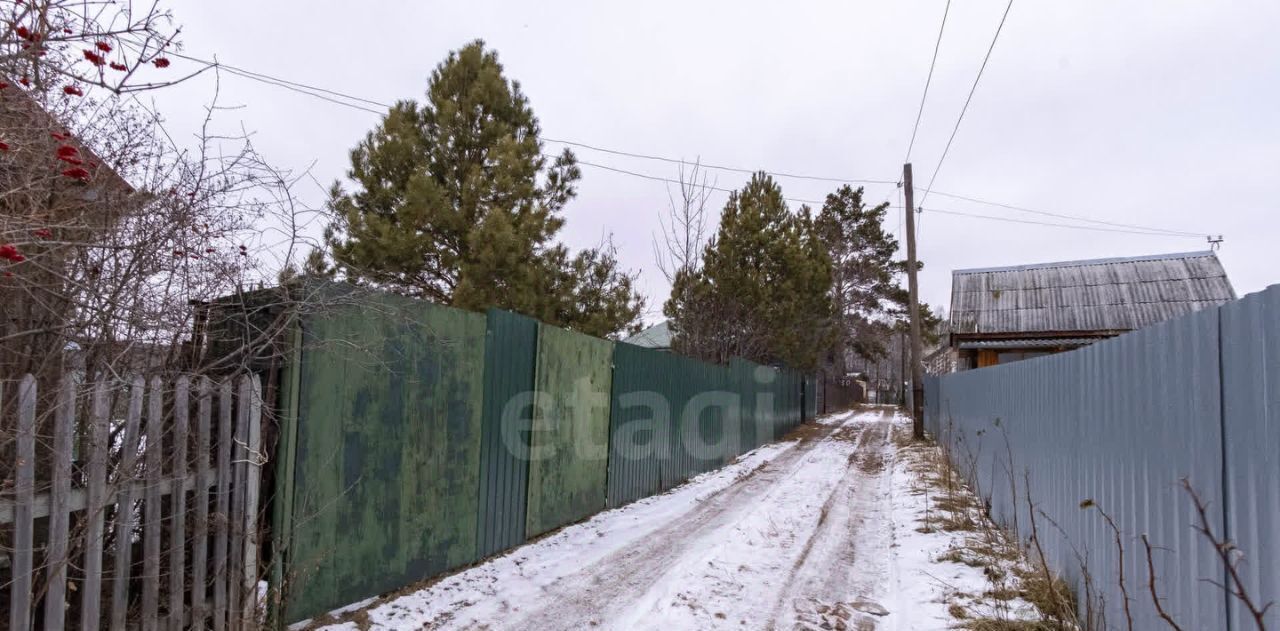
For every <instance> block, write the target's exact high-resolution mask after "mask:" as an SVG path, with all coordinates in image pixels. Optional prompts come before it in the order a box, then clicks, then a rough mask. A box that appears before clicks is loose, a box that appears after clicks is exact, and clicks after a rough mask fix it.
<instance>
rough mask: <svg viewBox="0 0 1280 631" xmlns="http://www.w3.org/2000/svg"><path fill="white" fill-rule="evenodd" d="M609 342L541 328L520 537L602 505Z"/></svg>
mask: <svg viewBox="0 0 1280 631" xmlns="http://www.w3.org/2000/svg"><path fill="white" fill-rule="evenodd" d="M612 360H613V342H609V341H607V340H601V339H597V338H594V337H590V336H588V335H582V334H580V333H575V332H573V331H568V330H565V329H561V328H558V327H554V326H549V325H546V324H541V325H539V326H538V357H537V369H536V377H535V380H534V390H535V396H534V399H535V400H534V411H533V425H532V432H531V438H530V447H531V450H530V454H529V499H528V508H527V515H526V521H525V533H526V535H527V536H529V537H534V536H537V535H540V534H542V533H545V532H548V531H550V530H554V529H556V528H559V527H560V526H564V525H566V524H571V523H573V522H576V521H578V520H581V519H583V518H585V517H588V516H590V515H591V514H593V513H596V512H598V511H600V510H602V509H604V507H605V494H606V491H607V472H608V454H609V395H610V390H611V388H610V384H611V378H612Z"/></svg>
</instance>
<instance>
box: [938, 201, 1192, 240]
mask: <svg viewBox="0 0 1280 631" xmlns="http://www.w3.org/2000/svg"><path fill="white" fill-rule="evenodd" d="M921 213H922V214H923V213H938V214H940V215H952V216H957V217H969V218H973V219H988V220H991V221H1004V222H1008V223H1019V224H1030V225H1036V226H1049V227H1053V228H1066V229H1070V230H1090V231H1093V232H1116V233H1122V234H1137V235H1145V236H1149V237H1171V238H1179V239H1186V238H1192V237H1194V238H1196V239H1202V238H1204V235H1198V234H1197V235H1192V234H1170V233H1167V232H1148V231H1143V230H1125V229H1122V228H1106V227H1101V226H1077V225H1074V224H1065V223H1052V222H1047V221H1035V220H1033V219H1016V218H1013V217H998V216H995V215H982V214H978V213H967V212H961V211H957V210H942V209H940V208H925V209H922V210H921Z"/></svg>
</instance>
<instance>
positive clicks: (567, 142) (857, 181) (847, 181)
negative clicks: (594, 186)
mask: <svg viewBox="0 0 1280 631" xmlns="http://www.w3.org/2000/svg"><path fill="white" fill-rule="evenodd" d="M541 138H542V140H545V141H547V142H554V143H558V144H562V145H570V146H573V147H580V148H582V149H587V150H590V151H599V152H601V153H610V154H613V155H616V156H626V157H628V158H639V159H641V160H656V161H659V162H668V163H671V164H696V165H697V166H699V167H702V168H705V169H714V170H718V171H730V172H733V173H746V174H752V173H759V172H761V171H764V173H766V174H768V175H772V176H774V177H783V178H793V179H797V180H815V181H819V182H837V183H840V184H897V182H896V181H893V180H867V179H858V178H839V177H825V176H820V175H802V174H797V173H782V172H780V171H765V170H763V169H743V168H739V167H727V166H717V165H714V164H706V163H703V162H690V161H688V160H680V159H678V158H667V157H664V156H655V155H648V154H643V153H633V152H630V151H622V150H619V149H606V148H604V147H597V146H594V145H588V144H586V143H582V142H576V141H573V140H561V139H558V138H551V137H549V136H545V135H544V136H542V137H541Z"/></svg>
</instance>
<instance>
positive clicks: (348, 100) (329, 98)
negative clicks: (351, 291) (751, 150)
mask: <svg viewBox="0 0 1280 631" xmlns="http://www.w3.org/2000/svg"><path fill="white" fill-rule="evenodd" d="M1012 6H1013V0H1009V3H1008V5H1007V6H1006V7H1005V11H1004V14H1003V15H1002V16H1001V19H1000V24H999V26H998V27H997V28H996V33H995V35H994V36H993V38H992V40H991V45H990V46H989V47H988V49H987V54H986V57H984V58H983V62H982V66H981V68H980V69H979V71H978V76H977V77H976V78H975V79H974V83H973V85H972V87H971V88H970V90H969V95H968V98H966V100H965V104H964V107H963V108H962V109H961V111H960V115H959V117H958V118H957V120H956V125H955V127H954V128H953V129H952V133H951V136H950V138H949V139H948V140H947V145H946V147H945V148H944V150H943V154H942V157H941V158H940V159H939V161H938V165H937V167H936V168H935V169H934V172H933V175H932V177H931V178H930V184H929V187H928V188H925V189H924V197H923V198H922V199H921V204H923V201H924V199H925V198H927V197H928V195H929V194H930V193H936V194H938V195H941V196H943V197H948V198H952V199H958V200H963V201H969V202H973V203H979V204H986V205H990V206H996V207H999V208H1005V209H1007V210H1014V211H1018V212H1026V213H1033V214H1038V215H1044V216H1049V217H1056V218H1059V219H1067V220H1072V221H1080V222H1084V223H1090V224H1098V225H1101V226H1110V227H1113V228H1117V229H1103V228H1090V227H1088V226H1074V225H1070V224H1058V223H1051V222H1037V221H1030V220H1019V219H1014V218H1008V217H997V216H992V215H981V214H977V213H964V212H959V211H950V210H939V209H927V210H928V211H929V212H938V213H940V214H948V215H956V216H966V217H972V218H981V219H990V220H995V221H1007V222H1011V223H1022V224H1033V225H1043V226H1052V227H1060V228H1068V229H1094V230H1098V231H1103V232H1124V233H1129V234H1145V235H1153V234H1154V235H1165V236H1179V237H1196V238H1203V237H1204V235H1203V234H1200V233H1193V232H1186V231H1181V230H1170V229H1165V228H1154V227H1150V226H1142V225H1137V224H1126V223H1120V222H1111V221H1105V220H1099V219H1091V218H1088V217H1082V216H1076V215H1069V214H1065V213H1053V212H1048V211H1040V210H1035V209H1030V208H1025V207H1021V206H1015V205H1012V204H1004V203H1000V202H992V201H987V200H983V199H979V198H975V197H968V196H963V195H957V194H954V193H947V192H944V191H940V190H936V189H934V188H933V182H934V181H935V180H936V179H937V176H938V172H939V171H940V170H941V168H942V164H943V162H944V161H945V160H946V157H947V153H948V152H949V150H950V147H951V144H952V142H953V141H954V140H955V137H956V133H957V131H958V130H959V127H960V123H961V122H962V121H963V119H964V115H965V113H966V111H967V110H968V107H969V103H970V102H971V101H972V99H973V95H974V92H975V91H976V90H977V86H978V82H979V80H981V78H982V74H983V72H984V71H985V69H986V66H987V63H988V61H989V60H990V58H991V53H992V51H993V50H994V49H995V45H996V42H997V40H998V39H999V36H1000V33H1001V31H1002V30H1003V27H1004V24H1005V22H1006V20H1007V18H1008V15H1009V11H1010V9H1011V8H1012ZM949 11H950V0H948V6H947V8H946V9H944V12H943V20H942V25H941V26H940V28H939V32H938V42H937V43H936V44H935V47H934V60H933V62H931V63H930V71H929V78H927V79H926V82H925V92H924V94H923V95H922V97H921V109H920V111H919V112H918V113H917V117H916V118H917V120H916V126H917V128H918V126H919V122H920V117H921V114H922V113H923V106H924V103H925V100H926V98H927V95H928V89H929V85H930V83H931V81H932V74H933V69H934V64H935V63H936V60H937V54H938V49H939V47H940V46H941V37H942V33H943V30H944V29H945V25H946V20H947V15H948V14H949ZM166 54H168V55H170V56H172V57H175V58H180V59H184V60H187V61H191V62H193V63H200V64H205V65H207V66H214V67H218V68H221V69H223V70H226V71H228V72H229V73H230V74H233V75H235V76H238V77H241V78H244V79H248V80H251V81H257V82H260V83H264V84H267V85H271V86H275V87H279V88H283V89H286V90H290V91H292V92H295V93H298V94H302V95H305V96H312V97H315V98H318V99H321V100H324V101H326V102H329V103H333V104H335V105H341V106H344V107H348V108H352V109H356V110H359V111H363V112H367V113H371V114H382V113H383V112H381V111H378V110H375V109H372V108H370V107H366V106H365V105H372V106H377V107H382V108H390V107H391V105H389V104H387V103H383V102H381V101H377V100H374V99H369V98H365V97H360V96H356V95H353V94H348V93H345V92H340V91H337V90H331V89H328V88H323V87H319V86H315V85H310V84H306V83H302V82H298V81H292V80H289V79H283V78H281V77H277V76H272V75H268V74H265V73H261V72H257V71H253V70H248V69H246V68H242V67H238V66H233V65H230V64H226V63H223V62H221V61H210V60H207V59H201V58H199V57H194V56H191V55H186V54H182V53H177V52H172V51H170V52H167V53H166ZM916 131H917V130H914V129H913V131H912V137H913V140H912V144H913V145H914V137H915V135H916ZM542 139H543V140H545V141H547V142H552V143H557V144H562V145H568V146H573V147H579V148H582V149H588V150H591V151H598V152H601V153H608V154H613V155H619V156H624V157H630V158H637V159H644V160H653V161H661V162H667V163H671V164H693V163H691V162H689V161H688V160H681V159H677V158H671V157H666V156H659V155H652V154H644V153H637V152H631V151H623V150H620V149H611V148H607V147H601V146H598V145H592V144H588V143H583V142H578V141H573V140H567V139H562V138H551V137H547V136H542ZM910 151H911V147H908V155H909V153H910ZM578 164H580V165H583V166H587V167H591V168H596V169H601V170H605V171H611V172H614V173H619V174H624V175H629V176H633V177H639V178H643V179H648V180H653V181H660V182H665V183H669V184H680V183H681V182H680V181H679V180H676V179H672V178H665V177H659V176H654V175H649V174H644V173H639V172H635V171H629V170H626V169H621V168H617V167H612V166H608V165H604V164H599V163H595V162H587V161H583V160H578ZM698 164H699V166H701V167H705V168H708V169H714V170H721V171H729V172H737V173H755V172H758V170H751V169H743V168H737V167H730V166H724V165H712V164H702V163H700V162H699V163H698ZM764 172H765V173H767V174H769V175H773V176H775V177H782V178H792V179H801V180H812V181H823V182H835V183H851V184H857V183H862V184H894V185H897V184H898V182H897V181H894V180H877V179H863V178H839V177H829V176H819V175H809V174H799V173H788V172H782V171H768V170H764ZM707 188H708V189H710V190H715V191H719V192H725V193H729V192H734V190H733V189H727V188H721V187H707ZM784 199H786V200H787V201H790V202H795V203H802V204H811V205H821V204H822V203H823V202H821V201H817V200H810V199H801V198H790V197H787V198H784ZM899 207H901V204H900V205H899ZM903 210H904V212H905V209H903ZM921 210H922V211H923V210H925V209H923V208H921ZM901 222H902V216H901V215H900V216H899V226H898V231H899V232H900V231H901ZM1121 229H1124V230H1121Z"/></svg>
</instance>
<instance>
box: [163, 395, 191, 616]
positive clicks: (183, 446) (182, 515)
mask: <svg viewBox="0 0 1280 631" xmlns="http://www.w3.org/2000/svg"><path fill="white" fill-rule="evenodd" d="M189 384H190V380H189V379H187V378H186V377H178V380H177V381H176V382H175V383H174V387H173V467H172V470H171V471H172V474H173V479H174V480H183V479H186V477H187V414H188V413H189V412H190V410H189V409H188V407H187V406H188V405H189V403H190V401H189V400H188V396H189ZM170 497H172V498H173V499H172V505H173V510H172V514H173V517H172V518H171V519H172V521H171V522H170V524H169V526H170V530H169V532H170V534H169V625H168V626H169V628H170V629H173V630H174V631H181V629H182V617H183V608H182V601H183V598H182V597H183V589H182V581H183V578H185V577H186V567H187V563H186V537H187V521H186V519H187V494H186V492H185V491H181V490H180V491H177V492H175V493H173V494H172V495H171V496H170Z"/></svg>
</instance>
